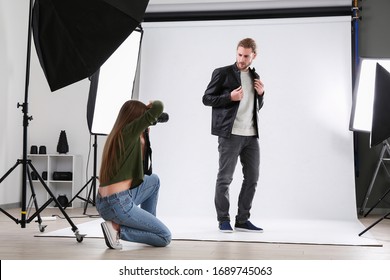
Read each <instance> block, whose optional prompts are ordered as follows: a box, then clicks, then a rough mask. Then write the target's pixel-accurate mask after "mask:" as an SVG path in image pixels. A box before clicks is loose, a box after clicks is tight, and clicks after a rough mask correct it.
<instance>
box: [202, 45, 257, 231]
mask: <svg viewBox="0 0 390 280" xmlns="http://www.w3.org/2000/svg"><path fill="white" fill-rule="evenodd" d="M256 55H257V50H256V42H255V41H254V40H253V39H251V38H245V39H243V40H241V41H240V42H239V43H238V46H237V53H236V62H235V63H234V64H233V65H229V66H225V67H221V68H217V69H215V70H214V71H213V74H212V77H211V81H210V83H209V84H208V86H207V89H206V91H205V93H204V95H203V104H204V105H206V106H211V107H212V124H211V133H212V134H213V135H216V136H218V151H219V170H218V175H217V182H216V189H215V199H214V201H215V207H216V211H217V220H218V222H219V230H220V231H221V232H233V228H232V227H231V225H230V215H229V207H230V202H229V186H230V183H231V182H232V180H233V174H234V171H235V168H236V165H237V161H238V158H240V162H241V164H242V170H243V177H244V178H243V182H242V186H241V191H240V195H239V198H238V212H237V215H236V217H235V229H236V230H238V231H252V232H262V231H263V230H262V229H261V228H259V227H256V226H255V225H253V224H252V223H251V222H250V221H249V217H250V209H251V207H252V201H253V198H254V195H255V191H256V187H257V181H258V179H259V166H260V147H259V142H258V137H259V128H258V112H259V110H260V109H261V107H262V106H263V99H264V84H263V82H262V81H261V80H260V77H259V75H258V74H257V73H256V72H255V69H253V68H250V65H251V64H252V61H253V60H254V59H255V58H256Z"/></svg>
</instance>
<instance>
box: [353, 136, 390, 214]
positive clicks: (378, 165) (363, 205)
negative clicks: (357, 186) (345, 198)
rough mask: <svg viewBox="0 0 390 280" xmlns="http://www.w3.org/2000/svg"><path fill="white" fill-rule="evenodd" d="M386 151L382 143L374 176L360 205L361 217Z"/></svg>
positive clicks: (385, 146) (384, 144) (386, 147)
mask: <svg viewBox="0 0 390 280" xmlns="http://www.w3.org/2000/svg"><path fill="white" fill-rule="evenodd" d="M386 151H388V146H387V145H386V143H385V142H384V143H383V146H382V149H381V152H380V156H379V160H378V164H377V165H376V168H375V172H374V175H373V176H372V179H371V182H370V186H369V187H368V190H367V192H366V196H365V197H364V200H363V204H362V206H361V207H360V211H359V214H360V215H361V216H362V215H363V214H364V209H365V208H366V205H367V202H368V199H369V197H370V194H371V191H372V188H373V187H374V183H375V180H376V176H377V175H378V172H379V168H380V167H381V165H382V161H383V157H384V155H385V152H386Z"/></svg>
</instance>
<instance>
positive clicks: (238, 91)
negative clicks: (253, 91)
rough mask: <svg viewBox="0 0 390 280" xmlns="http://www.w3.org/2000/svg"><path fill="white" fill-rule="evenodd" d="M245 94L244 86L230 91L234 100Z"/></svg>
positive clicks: (238, 99)
mask: <svg viewBox="0 0 390 280" xmlns="http://www.w3.org/2000/svg"><path fill="white" fill-rule="evenodd" d="M243 96H244V92H243V90H242V86H239V87H238V88H236V89H235V90H233V91H232V92H231V93H230V99H231V100H232V101H240V100H241V99H242V97H243Z"/></svg>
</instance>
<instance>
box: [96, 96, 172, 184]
mask: <svg viewBox="0 0 390 280" xmlns="http://www.w3.org/2000/svg"><path fill="white" fill-rule="evenodd" d="M163 110H164V105H163V103H162V102H161V101H154V102H153V103H152V108H150V109H149V110H147V111H146V112H145V113H144V114H143V115H142V116H140V117H139V118H137V119H135V120H134V121H132V122H131V123H129V124H127V125H126V126H125V127H124V129H123V131H122V135H123V142H124V149H123V152H122V153H120V154H118V155H117V157H118V170H117V171H116V172H115V175H114V177H113V178H111V179H110V180H109V181H108V182H105V183H104V184H101V185H100V186H101V187H104V186H107V185H111V184H114V183H118V182H121V181H125V180H129V179H132V180H133V182H132V186H131V187H135V186H138V185H140V184H141V183H142V182H143V178H144V169H143V155H142V145H141V140H140V136H141V134H142V133H143V131H144V130H145V129H146V128H148V127H149V126H150V125H152V124H154V123H156V122H157V118H158V117H159V116H160V115H161V113H162V112H163Z"/></svg>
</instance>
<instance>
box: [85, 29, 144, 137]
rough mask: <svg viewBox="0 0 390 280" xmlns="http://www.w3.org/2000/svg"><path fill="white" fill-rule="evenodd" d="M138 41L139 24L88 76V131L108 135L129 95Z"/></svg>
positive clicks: (135, 66) (136, 65)
mask: <svg viewBox="0 0 390 280" xmlns="http://www.w3.org/2000/svg"><path fill="white" fill-rule="evenodd" d="M141 40H142V29H141V28H140V27H139V28H137V29H136V30H135V31H134V32H133V33H131V34H130V36H129V37H128V38H127V39H126V40H125V41H124V42H123V43H122V45H121V46H120V47H119V48H118V49H117V50H116V52H115V53H113V54H112V56H111V57H110V58H109V59H108V60H107V61H106V62H105V63H104V64H103V65H102V66H101V67H100V69H99V71H98V72H97V73H95V74H94V75H93V76H92V77H91V85H90V90H89V98H88V107H87V121H88V127H89V130H90V132H91V134H98V135H107V134H109V133H110V131H111V128H112V126H113V124H114V122H115V119H116V117H117V115H118V112H119V110H120V108H121V106H122V105H123V103H124V102H125V101H127V100H129V99H131V98H132V94H133V89H134V84H135V79H136V73H137V68H138V57H139V51H140V47H141Z"/></svg>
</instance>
